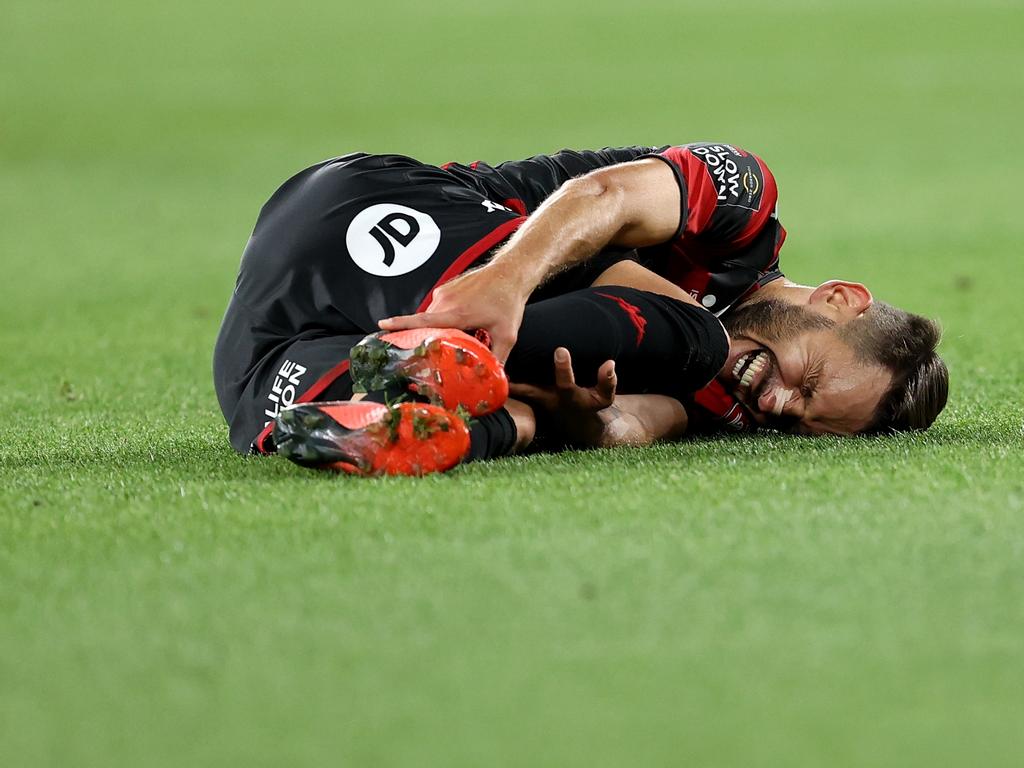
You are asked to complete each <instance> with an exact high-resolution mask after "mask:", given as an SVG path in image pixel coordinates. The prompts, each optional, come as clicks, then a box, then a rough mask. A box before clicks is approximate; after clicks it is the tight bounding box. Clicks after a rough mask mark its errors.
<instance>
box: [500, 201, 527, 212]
mask: <svg viewBox="0 0 1024 768" xmlns="http://www.w3.org/2000/svg"><path fill="white" fill-rule="evenodd" d="M501 204H502V205H504V206H505V207H506V208H509V209H511V210H513V211H515V212H516V213H518V214H519V215H520V216H525V215H526V203H524V202H523V201H522V200H520V199H519V198H518V197H509V198H507V199H505V200H502V201H501Z"/></svg>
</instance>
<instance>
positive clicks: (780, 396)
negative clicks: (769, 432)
mask: <svg viewBox="0 0 1024 768" xmlns="http://www.w3.org/2000/svg"><path fill="white" fill-rule="evenodd" d="M792 396H793V392H792V390H789V389H782V388H779V389H776V390H775V405H774V406H772V413H774V414H775V415H776V416H781V415H782V409H783V408H785V407H786V403H788V402H789V398H791V397H792Z"/></svg>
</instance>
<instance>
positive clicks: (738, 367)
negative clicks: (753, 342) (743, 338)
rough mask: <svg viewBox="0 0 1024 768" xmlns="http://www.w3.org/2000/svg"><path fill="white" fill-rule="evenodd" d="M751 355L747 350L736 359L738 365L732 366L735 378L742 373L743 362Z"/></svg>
mask: <svg viewBox="0 0 1024 768" xmlns="http://www.w3.org/2000/svg"><path fill="white" fill-rule="evenodd" d="M748 357H750V353H749V352H747V354H745V355H740V359H739V360H737V361H736V365H734V366H733V367H732V377H733V378H734V379H735V378H736V377H737V376H739V375H740V371H741V370H743V364H744V363H745V362H747V358H748Z"/></svg>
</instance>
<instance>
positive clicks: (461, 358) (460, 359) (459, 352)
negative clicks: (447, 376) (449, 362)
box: [455, 347, 466, 365]
mask: <svg viewBox="0 0 1024 768" xmlns="http://www.w3.org/2000/svg"><path fill="white" fill-rule="evenodd" d="M455 362H456V363H458V364H459V365H465V364H466V350H464V349H461V348H458V347H456V349H455Z"/></svg>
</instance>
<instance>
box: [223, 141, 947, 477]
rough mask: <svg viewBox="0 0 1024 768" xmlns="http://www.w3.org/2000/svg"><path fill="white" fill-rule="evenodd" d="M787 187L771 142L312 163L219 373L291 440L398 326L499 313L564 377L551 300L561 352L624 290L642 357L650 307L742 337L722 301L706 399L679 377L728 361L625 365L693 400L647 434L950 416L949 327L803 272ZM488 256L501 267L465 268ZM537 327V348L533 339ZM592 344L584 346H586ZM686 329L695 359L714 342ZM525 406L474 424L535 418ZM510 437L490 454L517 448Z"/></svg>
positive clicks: (229, 324) (256, 441)
mask: <svg viewBox="0 0 1024 768" xmlns="http://www.w3.org/2000/svg"><path fill="white" fill-rule="evenodd" d="M776 198H777V192H776V187H775V182H774V179H773V178H772V175H771V173H770V172H769V171H768V169H767V168H766V167H765V165H764V164H763V162H762V161H761V160H760V159H759V158H757V157H756V156H754V155H752V154H749V153H747V152H744V151H743V150H740V149H737V148H735V147H732V146H730V145H720V144H691V145H687V146H680V147H662V148H653V147H631V148H624V149H606V150H601V151H597V152H570V151H563V152H560V153H558V154H556V155H552V156H538V157H535V158H531V159H529V160H525V161H518V162H509V163H503V164H501V165H499V166H497V167H495V168H491V167H489V166H486V165H484V164H482V163H475V164H473V165H472V166H468V167H467V166H461V165H454V164H449V165H447V166H444V167H442V168H437V167H434V166H429V165H425V164H422V163H419V162H417V161H415V160H412V159H411V158H407V157H402V156H396V155H385V156H372V155H364V154H355V155H348V156H345V157H342V158H336V159H334V160H330V161H326V162H324V163H321V164H319V165H317V166H314V167H312V168H309V169H307V170H305V171H303V172H301V173H299V174H298V175H296V176H295V177H293V178H292V179H290V180H289V181H288V182H286V183H285V184H284V185H283V186H282V187H281V189H279V190H278V191H277V193H275V195H274V196H273V197H272V198H271V200H270V201H269V202H268V203H267V204H266V205H265V206H264V208H263V211H262V212H261V215H260V218H259V220H258V221H257V224H256V228H255V230H254V232H253V236H252V238H251V239H250V241H249V244H248V246H247V248H246V251H245V254H244V256H243V260H242V265H241V269H240V273H239V278H238V283H237V286H236V290H235V294H234V296H233V298H232V301H231V304H230V306H229V308H228V311H227V314H226V316H225V319H224V324H223V326H222V329H221V334H220V337H219V338H218V344H217V350H216V353H215V361H214V369H215V383H216V386H217V392H218V397H219V399H220V402H221V407H222V410H223V411H224V414H225V417H226V418H227V420H228V422H229V424H230V425H231V436H232V444H233V445H234V446H235V447H236V448H237V449H238V450H242V451H244V450H247V449H250V448H251V449H252V450H254V451H256V452H263V453H266V452H271V451H272V450H273V439H272V436H271V433H272V432H273V430H274V429H275V419H276V417H277V416H278V415H279V412H280V409H281V408H282V407H283V406H288V405H291V404H292V403H306V402H310V401H314V400H317V401H323V400H348V399H349V398H350V397H352V394H353V391H352V388H353V384H352V378H351V376H350V375H349V373H348V367H349V361H348V358H349V352H350V350H351V349H352V348H353V346H354V345H355V344H356V343H358V341H359V340H360V339H361V338H362V337H363V336H364V335H365V334H366V333H368V332H371V331H373V330H374V329H375V328H376V327H378V326H379V327H381V328H384V329H385V330H388V331H399V330H403V329H415V328H423V327H438V326H441V327H456V328H470V329H474V328H477V329H482V330H483V331H485V332H487V333H488V334H489V335H490V338H491V339H492V341H493V347H494V352H495V353H496V355H497V356H498V358H499V359H505V358H506V357H507V358H508V361H509V370H510V372H511V373H512V375H513V376H516V375H517V374H516V372H515V365H516V364H519V363H517V359H518V360H521V361H526V362H522V363H521V364H522V365H524V366H525V367H526V368H527V369H529V371H528V373H529V375H530V376H535V377H536V378H534V379H529V378H527V379H523V381H524V382H525V383H529V384H534V385H543V384H545V383H546V382H545V378H546V379H547V383H550V381H551V378H552V375H551V372H550V370H549V371H548V373H547V374H542V373H541V372H540V369H539V368H538V360H541V359H542V358H544V356H543V355H540V354H538V351H537V350H536V349H532V351H531V348H530V346H529V344H526V345H525V346H524V339H523V336H524V332H525V331H526V330H528V324H527V323H526V322H525V320H529V319H530V314H531V312H533V310H532V309H531V308H534V307H536V308H537V312H536V313H537V314H545V311H546V313H547V314H549V315H550V318H549V320H548V321H547V322H543V323H542V322H540V321H538V325H537V328H536V330H535V331H534V334H535V335H536V336H537V337H538V338H541V339H542V341H544V342H545V343H546V344H547V346H548V347H549V350H548V352H549V355H548V356H547V357H546V359H545V362H547V361H550V359H551V358H550V351H551V349H550V348H551V347H552V345H555V346H561V345H562V344H561V342H559V338H560V336H559V334H560V333H561V327H562V326H563V325H565V324H566V323H568V322H569V320H571V319H572V318H573V317H576V316H577V313H576V311H575V310H573V309H571V308H567V307H566V306H562V307H561V308H560V307H559V306H558V305H557V303H556V302H557V301H559V300H561V301H563V302H564V301H566V300H568V299H570V298H572V300H574V301H583V302H588V301H589V302H590V304H591V305H595V306H597V305H602V303H604V304H605V305H606V306H604V310H605V311H604V314H605V315H607V316H609V317H611V315H610V314H609V312H608V310H609V308H611V307H613V305H614V306H615V307H617V308H618V312H619V313H620V315H621V316H620V317H619V322H621V321H622V318H628V320H629V322H630V323H631V324H632V328H633V334H634V336H635V339H636V343H635V347H636V349H635V350H634V352H638V351H639V350H640V348H641V347H642V346H643V339H644V337H645V334H646V335H647V336H648V337H653V336H654V335H655V333H654V329H653V328H652V325H651V318H650V317H648V315H647V314H645V312H647V313H653V315H654V316H660V317H661V318H662V319H663V321H664V322H665V323H667V325H668V326H673V327H676V328H678V327H679V325H680V324H682V325H683V326H688V327H689V328H690V330H691V331H692V332H693V333H695V334H696V335H698V336H700V335H703V337H704V338H705V342H706V349H704V350H703V354H704V357H703V366H704V368H707V367H708V366H709V364H710V362H711V361H712V360H713V357H714V355H713V354H712V353H713V352H714V349H715V348H717V349H718V351H719V352H721V351H722V349H723V346H722V344H723V340H724V334H722V335H721V336H719V337H718V339H717V343H716V342H715V341H713V340H712V339H713V337H714V333H713V329H714V328H715V327H717V323H712V322H711V321H710V318H711V313H712V312H713V313H714V314H715V315H717V316H719V317H720V318H721V319H722V320H723V321H724V322H726V323H727V325H729V326H730V331H731V333H732V340H731V345H730V346H729V351H728V353H727V359H724V365H723V366H722V368H721V373H720V375H719V376H718V377H716V378H715V379H714V380H713V381H711V382H710V383H709V384H708V385H707V386H705V387H702V388H701V389H699V390H698V391H696V392H695V393H692V394H689V393H686V392H682V393H680V386H676V387H675V388H673V387H672V386H671V384H672V379H673V378H675V379H679V381H680V382H683V381H688V382H689V384H690V385H692V384H693V382H694V381H695V380H696V379H697V378H700V376H699V375H698V374H700V375H703V373H706V372H707V371H705V370H703V369H702V368H701V365H694V367H693V369H692V370H691V371H689V372H688V371H687V370H686V365H685V364H680V363H679V361H678V360H677V359H676V358H675V357H665V356H662V357H660V358H659V357H658V355H659V354H666V353H665V350H659V351H653V352H652V351H650V350H648V353H647V354H639V355H638V356H636V357H635V359H633V360H632V361H631V362H629V364H628V365H627V361H625V360H618V361H617V362H618V374H619V378H620V382H619V384H620V390H621V391H624V392H631V393H637V394H639V393H645V392H646V393H651V392H654V393H659V392H662V393H664V394H666V395H672V396H673V398H672V399H674V400H679V401H680V402H681V403H682V404H683V405H680V406H679V407H678V408H673V409H669V411H670V416H669V417H668V418H667V421H670V422H672V423H673V424H674V425H675V426H674V427H672V428H666V427H665V426H664V425H663V424H660V425H657V424H656V425H655V427H654V428H652V429H650V430H648V432H649V434H648V435H647V436H648V437H652V436H653V437H663V436H670V435H673V434H675V432H676V431H678V425H679V423H680V420H682V422H683V423H688V425H689V427H690V428H694V427H699V428H700V429H702V430H706V429H708V428H715V427H718V428H731V429H751V428H756V427H758V426H771V427H774V428H779V429H788V430H793V431H799V432H807V433H818V432H835V433H840V434H851V433H857V432H870V431H881V430H889V429H919V428H925V427H927V426H928V425H930V424H931V422H932V421H933V420H934V418H935V417H936V415H937V414H938V413H939V411H940V410H941V409H942V407H943V405H944V403H945V395H946V388H947V373H946V370H945V367H944V365H943V364H942V361H941V360H940V359H939V358H938V356H937V355H936V354H935V345H936V343H937V339H938V331H937V328H936V327H935V325H934V324H933V323H931V322H930V321H928V320H926V319H924V318H921V317H918V316H915V315H910V314H908V313H905V312H902V311H901V310H897V309H895V308H892V307H889V306H888V305H884V304H881V303H880V302H873V300H872V298H871V295H870V293H869V292H868V291H867V289H866V288H864V286H862V285H860V284H857V283H847V282H840V281H833V282H829V283H825V284H823V285H821V286H818V287H817V288H810V287H804V286H799V285H796V284H793V283H790V282H788V281H787V280H785V278H784V277H783V275H782V273H781V271H780V270H779V263H778V252H779V248H780V247H781V245H782V242H783V240H784V239H785V232H784V230H783V229H782V227H781V225H780V224H779V223H778V220H777V218H776V217H775V204H776ZM527 214H529V217H527ZM517 230H518V232H517V233H516V234H515V235H514V236H513V237H511V239H509V238H510V236H511V235H512V234H513V233H514V232H516V231H517ZM506 240H508V242H507V243H505V244H504V245H502V243H503V242H504V241H506ZM480 265H483V266H480ZM471 266H479V267H480V268H479V269H476V270H474V271H473V272H469V273H466V274H464V275H462V276H461V277H459V275H460V274H462V273H463V272H465V271H466V270H467V269H468V268H469V267H471ZM591 285H593V286H596V287H594V288H587V286H591ZM610 286H620V287H619V288H612V287H610ZM581 291H582V293H581ZM587 291H590V293H587ZM622 291H632V293H630V294H629V295H628V296H627V295H624V294H622V293H621V292H622ZM601 294H604V295H603V296H602V295H601ZM528 305H529V306H528ZM641 305H644V306H641ZM658 306H660V307H661V308H660V309H658V308H657V307H658ZM424 309H426V310H427V311H426V312H425V313H424V312H423V310H424ZM542 310H544V311H542ZM591 311H595V312H596V310H591ZM414 313H419V314H414ZM524 313H525V314H524ZM389 317H390V318H391V319H390V320H388V319H385V318H389ZM524 318H525V320H524ZM608 322H612V323H613V324H614V322H615V321H611V320H609V321H608ZM521 323H522V328H520V324H521ZM591 330H592V333H591V336H592V337H599V336H600V333H599V330H598V328H597V327H594V328H592V329H591ZM667 332H668V331H665V330H664V329H659V330H658V334H657V336H658V339H657V341H658V343H661V344H669V345H671V344H672V343H673V342H672V341H671V340H668V341H666V340H664V339H662V338H661V335H662V334H663V333H667ZM620 335H621V333H620ZM685 335H686V334H683V336H685ZM517 337H518V340H519V345H518V346H519V347H520V348H522V349H523V355H524V356H523V357H521V358H516V357H515V355H514V354H512V353H513V352H514V351H515V348H516V342H517ZM580 343H583V342H582V341H581V339H579V338H574V339H573V340H572V343H571V344H570V343H566V344H565V346H569V347H570V349H572V350H573V353H574V354H576V353H577V350H576V349H575V348H574V347H573V344H576V345H578V344H580ZM676 344H677V346H676V347H672V348H671V354H673V355H675V354H677V353H679V352H680V350H682V354H683V358H680V360H685V359H686V356H687V355H689V356H693V355H695V354H698V353H700V352H701V350H698V349H694V348H692V346H691V347H687V342H686V340H685V339H680V340H677V341H676ZM457 345H458V344H456V346H457ZM618 352H619V354H622V353H623V350H622V349H619V350H618ZM389 354H390V353H389ZM392 356H393V355H392ZM420 357H423V356H422V355H421V356H420ZM584 357H586V356H585V355H584ZM609 357H613V358H614V355H610V356H609ZM598 362H600V361H598ZM577 363H578V365H577V371H580V372H582V373H585V372H587V371H588V370H594V369H596V367H597V363H596V362H595V361H594V360H586V361H584V360H583V359H581V358H580V357H579V355H578V354H577ZM390 364H396V360H391V361H390ZM590 366H593V367H590ZM485 367H486V366H485ZM652 371H653V372H657V373H659V376H654V375H653V374H652V373H651V372H652ZM435 373H436V371H435ZM645 376H646V377H647V379H646V380H645V379H644V377H645ZM687 376H689V378H687ZM630 377H635V378H638V379H639V382H629V378H630ZM634 387H636V388H634ZM530 394H533V395H537V394H538V393H537V391H536V390H533V391H530ZM563 395H564V393H563ZM377 397H378V398H379V397H380V395H379V394H378V395H377ZM565 399H566V398H565V397H563V400H565ZM569 399H570V400H571V398H569ZM549 400H550V399H549ZM620 401H621V402H622V406H629V404H630V402H631V401H625V400H622V399H621V398H620ZM598 402H600V398H598ZM636 402H638V403H643V402H660V403H664V402H665V401H663V400H654V401H643V400H637V401H636ZM469 405H476V404H473V403H470V404H469ZM490 405H491V406H493V404H490ZM622 406H620V407H622ZM684 406H685V407H684ZM369 407H370V406H366V405H364V406H363V408H364V409H365V408H369ZM410 407H411V406H410ZM519 408H520V404H518V403H513V404H512V406H511V407H510V408H508V409H499V410H498V411H496V412H495V413H493V414H491V415H488V416H485V417H484V418H483V419H480V420H479V421H478V422H477V424H476V426H474V429H475V430H476V431H477V433H486V432H487V431H488V429H489V428H490V427H493V426H494V425H495V424H497V423H501V424H504V427H503V428H501V429H497V430H492V432H493V431H497V432H504V433H507V432H509V431H514V430H517V429H518V424H517V423H516V422H515V421H514V419H513V415H512V411H514V410H516V409H519ZM314 410H315V409H314ZM349 410H350V412H354V411H351V409H349ZM385 410H386V409H385ZM471 410H472V409H471ZM526 410H527V411H528V410H529V409H526ZM655 410H656V411H657V412H658V413H659V414H662V415H664V413H663V412H664V410H665V409H660V408H659V409H655ZM524 412H525V411H524ZM305 413H306V414H307V415H309V414H311V413H312V410H310V409H307V410H306V411H305ZM377 413H378V414H380V413H383V412H382V411H379V410H378V411H377ZM671 413H674V414H676V415H675V416H672V415H671ZM679 414H682V416H679ZM647 415H648V417H649V416H650V414H647ZM374 418H379V419H384V418H391V417H384V416H379V417H374ZM654 421H657V420H656V419H655V420H654ZM648 422H651V419H650V418H648ZM277 427H278V429H279V431H280V430H281V425H280V423H278V424H277ZM292 437H299V438H300V440H299V441H300V442H301V436H295V435H293V436H292ZM607 441H608V435H607V434H606V435H604V436H603V437H602V442H607ZM476 442H482V443H487V442H488V440H477V441H476ZM492 442H495V443H496V445H495V446H491V448H489V449H487V450H485V451H484V452H483V454H482V455H483V456H487V455H500V454H501V453H502V452H508V451H510V450H512V449H513V448H514V447H515V446H516V444H517V441H516V440H515V439H513V441H512V443H511V444H509V441H508V440H507V439H502V440H498V441H492ZM518 442H519V443H520V444H521V442H522V441H518ZM421 469H422V467H421Z"/></svg>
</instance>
